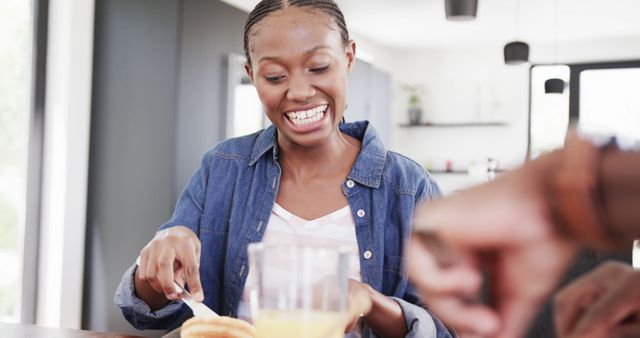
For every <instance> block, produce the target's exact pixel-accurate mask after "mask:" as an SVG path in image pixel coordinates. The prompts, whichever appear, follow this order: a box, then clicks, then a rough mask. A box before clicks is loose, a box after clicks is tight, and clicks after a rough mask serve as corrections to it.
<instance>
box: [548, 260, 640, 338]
mask: <svg viewBox="0 0 640 338" xmlns="http://www.w3.org/2000/svg"><path fill="white" fill-rule="evenodd" d="M554 317H555V324H556V333H557V335H558V337H561V338H632V337H640V271H634V270H633V268H632V267H631V266H629V265H626V264H623V263H619V262H607V263H604V264H602V265H600V266H599V267H598V268H597V269H595V270H593V271H591V272H589V273H588V274H586V275H584V276H583V277H581V278H579V279H577V280H576V281H575V282H573V283H572V284H570V285H569V286H567V287H565V288H564V289H562V290H561V291H560V292H559V293H558V294H557V295H556V298H555V307H554Z"/></svg>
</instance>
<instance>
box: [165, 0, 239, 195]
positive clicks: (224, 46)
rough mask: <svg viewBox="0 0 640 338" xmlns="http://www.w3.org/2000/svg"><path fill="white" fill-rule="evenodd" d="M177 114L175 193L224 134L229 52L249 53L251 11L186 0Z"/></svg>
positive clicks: (212, 0)
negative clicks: (245, 35)
mask: <svg viewBox="0 0 640 338" xmlns="http://www.w3.org/2000/svg"><path fill="white" fill-rule="evenodd" d="M182 17H183V20H182V22H183V25H182V42H181V48H180V79H179V81H180V85H179V89H178V114H177V116H176V126H177V129H176V132H177V133H176V161H175V166H176V167H175V174H176V175H175V180H174V187H175V189H176V190H175V197H176V198H177V196H178V194H179V193H180V192H181V191H182V188H183V187H184V185H185V184H186V182H187V180H188V179H189V177H191V175H192V174H193V172H194V171H195V170H196V169H197V167H198V166H199V165H200V159H201V158H202V155H203V154H204V153H205V152H206V151H207V150H208V149H209V148H211V146H212V145H213V144H214V143H216V142H218V141H220V140H221V139H223V138H224V137H225V135H224V134H225V132H224V129H225V115H226V109H225V107H226V85H227V79H226V69H227V68H226V57H227V55H228V54H229V53H237V54H244V52H243V47H242V38H243V31H244V22H245V20H246V17H247V13H245V12H242V11H240V10H238V9H236V8H233V7H231V6H229V5H227V4H225V3H223V2H221V1H218V0H184V9H183V16H182Z"/></svg>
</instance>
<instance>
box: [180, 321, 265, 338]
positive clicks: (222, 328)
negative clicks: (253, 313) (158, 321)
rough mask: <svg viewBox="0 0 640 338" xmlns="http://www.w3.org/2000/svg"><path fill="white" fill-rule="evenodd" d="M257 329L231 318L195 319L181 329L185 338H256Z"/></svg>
mask: <svg viewBox="0 0 640 338" xmlns="http://www.w3.org/2000/svg"><path fill="white" fill-rule="evenodd" d="M255 336H256V328H255V327H254V326H253V325H251V324H249V323H247V322H245V321H244V320H241V319H235V318H231V317H216V318H209V319H205V318H198V317H193V318H191V319H189V320H187V321H186V322H184V324H182V328H181V329H180V337H184V338H195V337H199V338H204V337H207V338H254V337H255Z"/></svg>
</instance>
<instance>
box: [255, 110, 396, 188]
mask: <svg viewBox="0 0 640 338" xmlns="http://www.w3.org/2000/svg"><path fill="white" fill-rule="evenodd" d="M338 128H340V131H341V132H343V133H345V134H347V135H349V136H352V137H354V138H357V139H359V140H360V141H361V142H362V146H361V148H360V153H359V154H358V158H357V159H356V163H354V165H353V168H351V172H350V173H349V175H348V176H347V178H349V179H351V180H354V181H356V182H358V183H360V184H362V185H366V186H368V187H372V188H378V187H379V186H380V181H381V180H382V171H383V169H384V163H385V161H386V157H387V151H386V149H385V148H384V145H383V144H382V141H381V140H380V138H379V137H378V134H377V133H376V131H375V129H374V128H373V126H371V125H370V124H369V122H368V121H357V122H350V123H346V122H345V123H341V124H340V125H339V126H338ZM277 139H278V133H277V130H276V128H275V127H274V126H273V125H271V126H269V127H268V128H267V129H265V130H264V131H263V132H262V133H260V135H258V138H257V139H256V143H255V145H254V146H253V152H252V153H251V161H250V162H249V165H254V164H255V163H256V162H257V161H258V160H259V159H260V157H262V156H263V155H264V154H265V153H267V152H268V151H269V150H270V149H273V152H272V155H273V159H274V160H275V159H277V157H278V156H277V153H278V146H277V144H278V142H277Z"/></svg>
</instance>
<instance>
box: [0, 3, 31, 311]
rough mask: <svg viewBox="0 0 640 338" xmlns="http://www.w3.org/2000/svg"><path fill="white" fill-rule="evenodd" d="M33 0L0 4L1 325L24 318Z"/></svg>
mask: <svg viewBox="0 0 640 338" xmlns="http://www.w3.org/2000/svg"><path fill="white" fill-rule="evenodd" d="M32 27H33V10H32V1H27V0H3V1H0V74H2V76H0V265H1V266H2V278H0V322H19V321H20V320H21V294H22V290H21V287H22V270H23V269H22V257H23V243H24V231H25V206H26V191H27V190H26V187H27V169H26V165H27V152H28V137H29V116H30V111H31V105H30V102H31V97H32V96H31V65H32V63H31V61H32V58H31V55H32V50H31V45H32Z"/></svg>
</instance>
